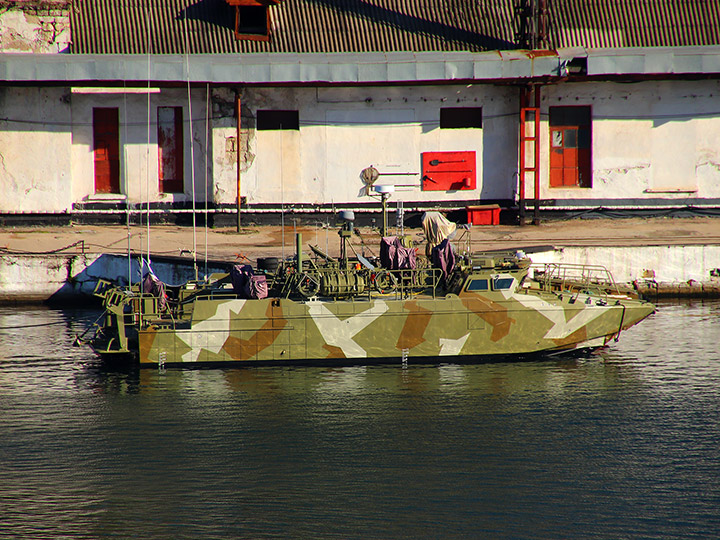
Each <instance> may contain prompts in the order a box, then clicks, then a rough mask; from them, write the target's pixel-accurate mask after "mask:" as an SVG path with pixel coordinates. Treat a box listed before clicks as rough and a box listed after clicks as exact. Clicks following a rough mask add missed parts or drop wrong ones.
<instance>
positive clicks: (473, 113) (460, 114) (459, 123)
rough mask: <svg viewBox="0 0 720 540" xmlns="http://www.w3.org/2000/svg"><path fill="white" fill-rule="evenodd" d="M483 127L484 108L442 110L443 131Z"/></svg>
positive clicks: (447, 108)
mask: <svg viewBox="0 0 720 540" xmlns="http://www.w3.org/2000/svg"><path fill="white" fill-rule="evenodd" d="M481 127H482V107H444V108H442V109H440V128H441V129H461V128H481Z"/></svg>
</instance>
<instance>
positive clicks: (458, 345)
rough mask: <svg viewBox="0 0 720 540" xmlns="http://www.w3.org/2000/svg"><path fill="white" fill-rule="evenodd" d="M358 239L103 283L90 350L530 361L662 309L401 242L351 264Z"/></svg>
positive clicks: (137, 356)
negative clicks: (170, 281) (179, 273)
mask: <svg viewBox="0 0 720 540" xmlns="http://www.w3.org/2000/svg"><path fill="white" fill-rule="evenodd" d="M352 235H353V232H352V227H351V226H350V227H348V226H344V227H343V229H341V230H340V238H341V256H340V257H339V258H332V257H330V256H328V255H326V254H325V253H323V252H322V251H320V250H319V249H317V248H316V247H311V250H312V252H313V256H311V257H308V256H306V255H305V254H303V252H302V249H301V243H302V241H301V238H298V240H297V246H296V254H295V256H294V257H292V258H290V259H287V260H278V259H260V260H259V261H258V268H252V267H249V266H246V267H241V268H238V267H234V268H233V271H231V272H230V273H228V274H214V275H212V276H210V277H209V278H208V279H206V280H203V281H190V282H188V283H186V284H184V285H182V286H180V287H176V288H173V287H168V288H167V289H166V290H165V291H162V290H153V288H152V287H147V282H148V280H147V278H146V281H145V285H146V286H145V287H143V284H138V285H135V286H134V287H132V288H131V289H127V288H120V287H116V286H113V285H112V284H111V283H109V282H107V281H102V280H101V281H100V282H99V283H98V286H97V288H96V291H95V294H96V295H97V296H99V297H100V298H101V299H102V300H103V303H104V308H105V312H104V314H103V316H102V322H101V323H100V324H99V325H98V326H97V328H96V331H95V335H94V336H93V337H92V339H90V340H89V344H90V346H91V347H92V348H93V349H94V350H95V351H96V352H97V353H98V354H100V355H101V356H103V357H105V358H120V357H121V358H128V357H129V358H132V359H134V361H136V362H139V364H140V365H142V366H147V365H154V366H165V365H166V366H170V365H181V366H196V365H201V364H223V363H226V362H235V363H248V364H253V363H269V364H272V363H283V364H292V363H302V364H308V363H343V364H348V363H374V362H396V361H397V362H445V361H479V360H483V359H490V358H497V357H510V358H513V359H520V358H524V357H527V356H528V355H532V354H534V353H545V354H547V353H567V352H571V351H579V350H588V349H594V348H597V347H601V346H603V345H605V344H607V343H608V342H609V341H610V340H612V339H616V338H617V337H618V336H619V334H620V333H621V332H622V331H623V330H625V329H627V328H629V327H631V326H633V325H635V324H637V323H638V322H640V321H641V320H643V319H644V318H645V317H647V316H648V315H650V314H651V313H653V312H654V311H655V307H654V306H653V305H652V304H650V303H648V302H645V301H643V300H640V299H638V298H637V297H633V296H631V295H629V294H625V293H623V292H621V291H620V290H619V289H618V288H617V287H616V286H615V284H614V283H613V281H612V276H610V274H609V272H608V271H607V270H605V269H604V268H603V267H600V266H573V265H533V264H532V263H531V261H530V259H529V258H527V257H525V256H524V255H523V254H522V253H464V254H460V255H458V254H456V253H453V251H452V250H451V249H448V246H447V245H446V246H445V252H444V254H443V252H442V249H441V250H440V251H437V248H438V247H439V246H436V248H435V249H434V250H433V253H432V255H433V257H432V258H431V259H426V258H424V257H417V258H414V257H413V255H414V254H415V252H416V250H415V249H414V248H412V247H406V245H405V244H403V242H401V241H400V240H399V239H397V238H384V239H383V245H382V247H383V248H384V252H383V250H382V249H381V256H380V258H379V259H373V258H370V257H364V256H362V255H358V254H354V255H353V256H350V254H349V253H348V251H347V247H348V240H349V239H350V237H351V236H352ZM350 247H351V249H352V246H350ZM353 251H354V250H353ZM436 251H437V252H436ZM443 257H444V258H443ZM409 259H413V260H412V261H411V260H409ZM451 259H452V260H451ZM431 261H434V263H435V264H431ZM160 289H162V287H160Z"/></svg>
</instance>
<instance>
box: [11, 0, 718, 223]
mask: <svg viewBox="0 0 720 540" xmlns="http://www.w3.org/2000/svg"><path fill="white" fill-rule="evenodd" d="M253 2H254V0H252V1H250V2H246V1H244V0H242V1H241V0H225V1H224V2H223V1H222V0H217V1H215V2H207V3H204V4H203V5H202V6H201V7H198V6H199V5H198V4H193V2H191V1H190V0H187V1H185V0H183V2H169V1H163V0H149V1H148V2H147V5H146V10H145V11H143V10H142V8H138V9H140V11H139V12H135V13H133V12H131V8H129V7H123V6H124V4H122V2H120V1H119V0H103V1H102V2H94V3H93V2H89V0H86V1H84V2H83V1H79V2H77V5H76V6H75V8H74V9H73V10H71V11H70V15H69V16H68V13H67V12H66V11H63V10H58V11H57V12H56V16H57V18H58V20H57V21H56V27H57V28H59V29H61V30H60V31H59V32H57V33H55V34H52V33H50V34H48V33H47V32H45V33H44V34H33V33H32V32H30V31H28V30H27V29H25V30H24V32H15V34H13V35H14V36H15V38H14V40H13V41H12V43H13V46H12V47H10V46H8V45H7V44H8V43H9V41H8V40H7V39H5V37H3V38H2V41H1V42H0V43H2V44H3V47H4V48H5V50H6V51H10V52H5V53H0V188H1V189H2V193H3V196H2V198H0V219H1V220H4V221H5V222H7V223H10V222H15V221H19V220H21V219H24V220H47V219H53V218H54V219H57V220H59V221H61V222H62V221H69V220H71V219H72V220H93V219H97V220H101V221H124V220H125V219H127V214H128V212H130V213H131V215H132V218H133V219H138V213H144V212H145V211H146V209H147V208H148V206H149V208H150V211H151V212H152V215H153V216H155V217H156V218H158V219H160V218H162V219H165V220H182V218H183V217H187V216H188V214H189V212H191V211H192V208H193V207H194V208H195V209H196V210H200V211H203V212H204V209H205V205H206V204H207V206H208V207H209V209H210V213H211V218H212V219H213V221H214V222H215V223H216V224H219V223H234V222H235V219H236V215H237V209H238V194H239V195H240V197H241V205H240V211H241V213H242V215H244V216H246V219H258V220H268V219H272V217H273V216H277V215H278V214H279V213H280V212H281V211H283V212H286V213H288V212H289V213H294V214H296V215H297V216H298V217H307V218H309V217H313V218H315V217H317V216H318V215H329V214H334V213H335V212H336V210H337V209H339V208H354V209H356V210H358V211H359V212H363V211H368V212H377V208H378V199H377V197H372V196H371V195H372V194H373V191H372V189H370V190H369V191H370V194H369V193H368V184H369V182H368V180H367V178H368V177H367V176H366V177H365V179H363V177H362V174H363V171H364V170H365V169H367V168H369V167H372V168H374V169H375V170H376V171H377V172H378V173H379V177H378V178H377V179H375V180H374V184H375V185H380V184H383V185H388V184H390V185H393V186H395V191H394V193H393V194H392V196H391V199H390V200H391V206H394V205H395V204H397V203H400V202H402V203H403V206H404V208H405V211H406V212H407V211H412V210H423V209H427V208H436V209H442V210H447V211H453V210H455V211H457V217H458V218H460V219H462V218H464V217H465V208H466V207H468V206H474V205H485V204H498V205H500V206H501V207H503V208H504V209H505V212H504V216H505V218H506V219H512V218H513V216H516V215H517V214H520V215H523V213H524V209H525V206H526V205H527V206H530V207H532V208H533V209H537V211H539V210H542V211H543V212H550V211H555V212H589V211H597V209H600V208H602V209H610V210H617V211H620V210H623V211H625V210H632V211H655V212H657V211H663V212H664V211H672V210H677V209H686V210H687V209H690V210H693V211H696V212H697V211H707V212H713V211H714V210H715V209H718V208H720V165H719V164H720V97H719V96H720V79H719V78H718V76H719V75H720V46H718V43H719V42H720V38H719V37H718V36H717V35H716V32H715V33H712V32H711V33H708V32H706V31H705V26H706V25H710V26H712V24H714V23H713V22H712V21H713V18H712V17H715V16H716V15H717V14H718V13H720V9H718V6H717V5H716V4H714V3H713V2H708V3H706V4H705V7H706V8H707V10H708V12H707V13H704V14H702V15H703V17H697V16H696V14H694V13H691V14H686V13H683V12H681V10H677V9H675V8H674V7H673V3H672V2H670V1H669V0H668V1H667V2H664V1H663V0H660V2H659V4H662V5H664V6H665V9H666V15H668V16H672V17H674V19H673V20H675V21H676V23H677V25H678V28H679V27H681V26H682V25H683V24H684V25H685V26H683V28H685V27H687V26H688V24H690V23H693V24H694V25H695V27H694V28H695V30H696V31H695V32H694V33H692V32H691V34H690V35H688V36H685V35H682V34H677V35H676V34H674V33H672V32H670V33H668V32H667V25H666V26H663V27H662V28H660V27H659V26H657V25H656V26H653V25H651V24H645V25H644V26H643V30H642V32H631V31H630V30H628V29H625V30H624V31H623V32H625V33H623V32H621V31H620V30H618V29H617V28H615V29H614V31H611V30H613V28H610V29H604V30H603V31H602V32H601V31H600V30H599V29H598V28H597V27H593V25H592V24H588V26H587V28H584V29H577V28H575V29H574V30H575V31H574V32H573V31H571V30H573V29H572V28H570V26H571V25H570V24H569V23H567V21H569V20H570V17H569V15H567V14H566V13H565V12H563V11H562V9H560V8H561V7H562V6H565V7H566V8H567V5H568V4H570V3H571V2H570V0H563V1H562V2H560V1H557V3H556V4H555V11H549V12H548V11H547V10H546V11H543V9H545V7H544V6H546V2H543V1H542V0H524V1H521V2H520V3H521V4H527V5H528V6H530V7H531V8H533V9H535V8H537V10H536V11H532V10H531V11H532V13H531V17H530V18H529V19H527V20H519V21H518V20H517V19H513V17H514V15H513V14H514V13H516V11H515V9H514V7H515V3H514V2H513V1H512V0H493V1H490V0H488V1H487V2H481V3H479V4H478V3H477V2H472V1H470V0H466V1H465V0H463V1H460V2H458V3H457V5H454V7H453V8H452V9H450V8H447V5H446V4H445V3H443V2H440V1H439V0H437V1H435V0H428V1H427V2H426V3H423V6H424V7H423V8H422V9H423V10H424V11H422V10H421V9H420V8H419V7H418V8H417V9H418V10H420V11H418V12H417V13H416V12H402V11H401V7H402V6H403V5H404V4H405V3H403V2H400V0H373V1H372V2H369V1H368V2H358V1H357V0H355V1H353V0H343V1H340V2H336V3H327V2H310V1H309V0H286V2H282V3H279V4H278V3H277V2H270V4H272V5H270V6H269V7H268V2H259V1H258V2H255V3H254V4H253ZM633 2H635V3H638V2H639V0H633V1H631V0H625V1H618V2H616V7H617V9H618V10H619V11H618V12H619V13H625V11H628V12H629V11H630V10H632V9H634V8H637V7H638V6H636V5H633ZM65 3H66V4H67V2H65ZM15 4H17V2H15ZM178 4H182V5H186V7H185V8H184V9H182V10H180V11H178V13H175V12H174V11H173V10H174V9H178V8H177V7H176V6H177V5H178ZM250 4H253V5H250ZM275 4H277V5H275ZM435 4H437V5H435ZM313 6H314V7H313ZM55 7H57V6H55ZM576 7H577V6H576ZM311 8H312V9H311ZM540 8H542V9H540ZM48 9H49V8H48ZM406 9H407V8H406ZM568 9H569V8H568ZM594 9H596V8H594V7H592V6H586V7H585V8H583V9H581V14H584V15H586V16H587V17H588V21H589V20H590V19H591V18H592V15H594V13H593V11H592V10H594ZM23 10H25V11H23ZM233 10H237V15H238V17H237V18H233V17H231V15H234V14H235V11H233ZM313 10H315V11H313ZM363 10H365V11H363ZM462 10H465V11H463V13H464V16H463V17H459V16H458V13H459V12H460V11H462ZM469 10H474V11H472V13H470V11H469ZM10 12H13V13H15V16H14V18H10V19H8V17H7V13H5V14H3V16H2V17H0V24H2V25H3V27H2V28H0V30H4V31H2V32H0V36H7V35H9V34H11V33H12V32H10V31H9V30H8V29H9V28H10V27H11V26H12V24H15V25H16V26H17V25H19V23H18V21H21V20H24V21H25V23H27V24H30V25H31V24H32V23H33V21H35V22H37V21H39V19H38V17H39V16H38V15H37V12H36V13H35V14H34V15H33V16H34V17H36V19H33V18H32V17H29V16H28V15H27V3H23V9H19V8H18V7H17V6H15V10H14V11H13V10H10V11H9V12H8V13H10ZM328 13H329V14H332V15H334V17H335V18H334V19H333V18H330V17H326V16H325V15H327V14H328ZM19 14H24V15H23V16H24V17H25V18H24V19H22V17H21V16H20V15H19ZM298 14H300V15H302V16H299V15H298ZM708 16H712V17H710V19H708ZM45 17H46V18H45V19H43V22H39V23H38V24H40V26H41V27H42V25H45V26H44V27H45V28H49V27H48V21H47V16H45ZM506 17H507V20H506V19H505V18H506ZM548 17H550V18H551V19H552V20H554V21H555V24H554V25H552V28H554V29H555V30H554V33H552V32H548V33H545V34H543V33H542V32H539V31H538V30H537V27H538V26H537V25H536V26H535V27H533V28H535V30H534V31H532V32H530V33H529V34H527V33H526V34H521V35H520V37H516V35H517V34H518V28H520V29H522V28H523V26H522V24H521V23H528V21H529V23H538V22H542V21H543V20H545V19H544V18H548ZM672 17H671V18H672ZM68 19H69V25H70V29H71V31H72V38H71V39H70V40H68V39H67V32H66V21H67V20H68ZM573 20H575V19H573ZM608 20H609V19H608ZM715 20H717V17H716V19H715ZM8 21H10V22H8ZM102 21H112V25H110V23H109V22H106V23H104V24H101V23H102ZM218 21H219V22H218ZM223 21H225V23H227V24H225V23H223ZM232 21H235V22H234V23H233V22H232ZM318 21H324V22H325V25H326V26H325V27H323V28H320V29H318V28H317V27H316V26H313V25H312V24H310V23H313V24H315V23H318ZM458 21H461V22H458ZM508 21H512V23H508ZM11 23H12V24H11ZM141 23H142V24H141ZM565 23H567V24H565ZM573 24H574V23H573ZM607 24H610V23H609V22H608V23H607ZM636 24H638V25H642V22H638V23H636ZM658 24H659V23H658ZM353 25H354V26H353ZM704 25H705V26H704ZM531 26H532V25H531ZM595 26H597V25H595ZM308 28H312V29H314V30H313V31H310V30H308ZM348 28H350V29H351V31H348V30H347V29H348ZM715 28H717V26H716V27H715ZM303 29H304V30H305V31H304V32H303ZM343 29H345V30H343ZM636 30H637V29H636ZM663 32H664V33H663ZM38 35H42V36H44V37H43V39H44V40H45V41H44V42H43V45H42V46H39V45H38V39H37V36H38ZM23 36H25V37H23ZM631 37H632V38H633V39H635V42H633V41H632V40H631ZM23 39H24V40H25V42H27V43H26V45H23V43H24V42H23ZM643 39H644V41H643ZM513 40H515V42H513ZM68 42H69V43H70V45H69V46H70V54H52V53H58V52H61V51H63V50H64V47H65V46H67V43H68ZM658 42H659V43H658ZM31 44H34V45H32V46H31ZM63 44H66V45H65V46H64V45H63ZM522 44H525V45H531V46H534V48H533V49H531V50H528V49H518V48H517V47H518V46H519V45H522ZM598 44H602V45H608V46H607V47H603V48H599V47H597V45H598ZM658 44H660V45H662V44H665V45H668V46H650V45H658ZM551 45H554V46H558V45H560V46H562V47H561V48H550V46H551ZM628 45H632V46H628ZM383 47H384V49H383ZM488 49H493V50H488ZM48 53H50V54H48ZM238 111H240V122H238ZM538 118H539V122H536V119H538ZM238 141H239V142H238ZM366 174H367V173H366ZM372 179H373V178H371V180H372ZM536 195H537V196H536ZM536 203H537V204H536ZM538 215H539V214H536V217H537V216H538Z"/></svg>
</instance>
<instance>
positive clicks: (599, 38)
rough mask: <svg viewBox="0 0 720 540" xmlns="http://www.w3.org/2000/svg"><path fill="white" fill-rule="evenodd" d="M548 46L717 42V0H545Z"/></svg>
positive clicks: (719, 35) (719, 18)
mask: <svg viewBox="0 0 720 540" xmlns="http://www.w3.org/2000/svg"><path fill="white" fill-rule="evenodd" d="M548 19H549V21H550V25H549V26H550V31H549V34H550V35H549V36H548V37H549V43H550V44H551V46H552V47H555V48H562V47H659V46H669V47H681V46H703V45H717V44H718V43H720V30H719V29H720V1H718V0H612V1H609V0H548Z"/></svg>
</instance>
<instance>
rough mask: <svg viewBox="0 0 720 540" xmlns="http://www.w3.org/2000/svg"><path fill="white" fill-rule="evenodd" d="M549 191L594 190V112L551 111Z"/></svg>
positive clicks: (586, 109) (574, 108) (583, 108)
mask: <svg viewBox="0 0 720 540" xmlns="http://www.w3.org/2000/svg"><path fill="white" fill-rule="evenodd" d="M549 124H550V187H586V188H589V187H592V177H591V174H592V166H591V165H592V164H591V157H592V152H591V148H592V111H591V109H590V107H589V106H584V105H583V106H571V107H550V121H549Z"/></svg>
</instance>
